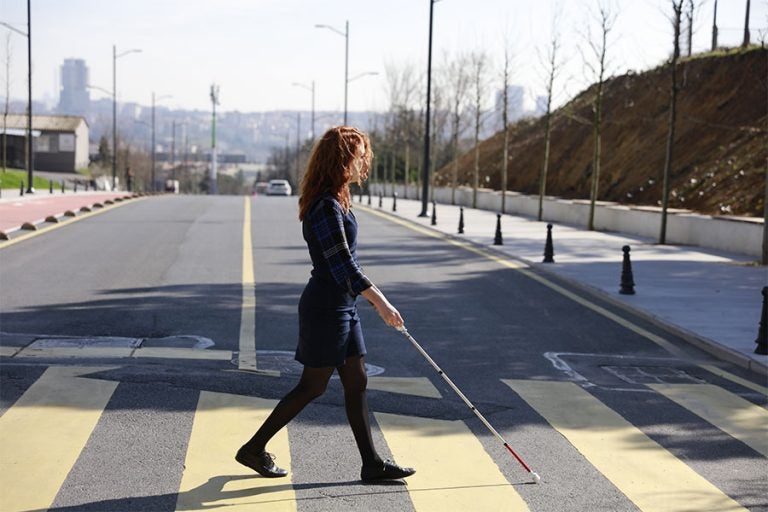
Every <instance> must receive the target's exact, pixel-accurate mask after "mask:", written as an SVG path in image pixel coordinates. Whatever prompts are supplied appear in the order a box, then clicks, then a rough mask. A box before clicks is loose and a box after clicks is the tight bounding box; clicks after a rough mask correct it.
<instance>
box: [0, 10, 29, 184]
mask: <svg viewBox="0 0 768 512" xmlns="http://www.w3.org/2000/svg"><path fill="white" fill-rule="evenodd" d="M0 25H2V26H4V27H6V28H8V29H9V30H12V31H14V32H16V33H17V34H21V35H22V36H24V37H26V38H27V190H26V191H25V194H34V193H35V188H34V187H33V186H32V180H33V178H34V170H33V169H34V161H33V158H34V150H33V148H32V6H31V0H27V32H26V33H24V32H22V31H21V30H19V29H17V28H16V27H14V26H12V25H9V24H8V23H4V22H2V21H0Z"/></svg>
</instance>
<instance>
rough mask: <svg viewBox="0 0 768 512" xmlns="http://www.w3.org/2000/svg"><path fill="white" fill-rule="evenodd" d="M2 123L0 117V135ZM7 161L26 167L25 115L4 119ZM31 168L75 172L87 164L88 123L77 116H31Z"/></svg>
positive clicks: (14, 115) (15, 165) (16, 165)
mask: <svg viewBox="0 0 768 512" xmlns="http://www.w3.org/2000/svg"><path fill="white" fill-rule="evenodd" d="M2 131H3V125H2V118H0V134H2ZM5 133H6V134H7V136H8V138H7V143H8V163H9V164H10V165H12V166H14V167H19V168H25V167H26V158H27V157H26V151H25V148H26V138H27V116H26V115H19V114H9V115H8V117H7V119H6V129H5ZM32 140H33V141H34V146H33V150H34V155H33V160H34V168H35V170H38V171H53V172H76V171H77V170H78V169H82V168H84V167H88V163H89V160H88V123H87V122H86V121H85V118H83V117H79V116H32Z"/></svg>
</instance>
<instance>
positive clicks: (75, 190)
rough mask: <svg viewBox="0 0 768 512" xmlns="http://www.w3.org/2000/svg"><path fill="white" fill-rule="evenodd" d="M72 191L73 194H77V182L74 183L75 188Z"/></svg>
mask: <svg viewBox="0 0 768 512" xmlns="http://www.w3.org/2000/svg"><path fill="white" fill-rule="evenodd" d="M72 191H73V192H77V182H75V187H74V189H73V190H72Z"/></svg>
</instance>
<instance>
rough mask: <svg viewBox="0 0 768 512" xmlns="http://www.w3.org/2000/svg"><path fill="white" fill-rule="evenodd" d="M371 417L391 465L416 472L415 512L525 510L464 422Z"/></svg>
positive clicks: (412, 480)
mask: <svg viewBox="0 0 768 512" xmlns="http://www.w3.org/2000/svg"><path fill="white" fill-rule="evenodd" d="M374 415H375V417H376V421H377V423H378V424H379V427H380V428H381V431H382V433H383V434H384V438H385V439H386V441H387V445H388V446H389V449H390V450H391V452H392V455H393V456H394V457H395V460H396V461H397V462H398V463H400V464H402V465H404V466H413V467H415V468H416V474H415V475H413V476H411V477H409V478H408V492H409V493H410V496H411V500H412V501H413V505H414V507H415V509H416V510H417V511H427V510H434V511H443V510H514V511H523V510H528V506H527V505H526V503H525V501H523V499H522V498H521V497H520V495H519V494H518V493H517V491H515V489H514V487H512V485H511V484H510V483H509V482H508V481H507V479H506V478H505V477H504V475H503V474H502V472H501V470H500V469H499V467H498V466H497V465H496V463H495V462H494V461H493V459H491V457H490V456H489V455H488V454H487V453H486V451H485V449H484V448H483V445H482V444H480V441H478V440H477V438H476V437H475V435H474V434H473V433H472V431H471V430H469V427H467V425H466V424H464V422H463V421H446V420H434V419H427V418H417V417H411V416H400V415H396V414H386V413H375V414H374Z"/></svg>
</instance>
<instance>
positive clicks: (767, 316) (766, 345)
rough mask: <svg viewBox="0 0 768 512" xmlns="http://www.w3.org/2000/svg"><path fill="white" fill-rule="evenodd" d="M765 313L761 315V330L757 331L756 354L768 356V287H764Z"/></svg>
mask: <svg viewBox="0 0 768 512" xmlns="http://www.w3.org/2000/svg"><path fill="white" fill-rule="evenodd" d="M762 294H763V313H762V314H761V315H760V329H759V330H758V331H757V339H756V340H755V343H757V347H755V354H761V355H764V356H765V355H768V286H763V291H762Z"/></svg>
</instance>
